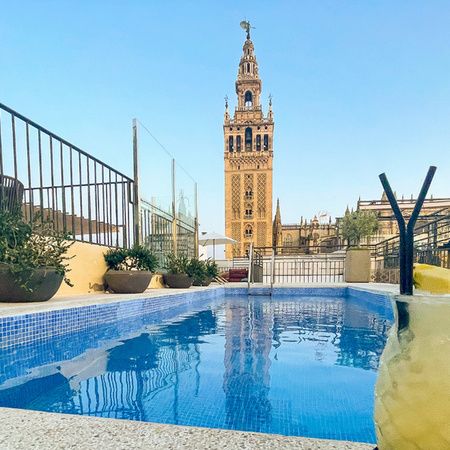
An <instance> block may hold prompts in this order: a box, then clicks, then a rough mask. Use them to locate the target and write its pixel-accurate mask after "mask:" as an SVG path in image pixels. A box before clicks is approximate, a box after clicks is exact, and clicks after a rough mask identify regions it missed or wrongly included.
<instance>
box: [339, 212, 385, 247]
mask: <svg viewBox="0 0 450 450" xmlns="http://www.w3.org/2000/svg"><path fill="white" fill-rule="evenodd" d="M377 230H378V219H377V216H376V215H375V214H374V213H372V212H366V211H354V212H351V213H350V212H349V213H347V214H345V216H344V217H343V218H342V221H341V225H340V234H341V236H342V237H343V238H344V239H345V240H346V241H347V243H348V244H349V245H356V246H358V245H359V243H360V242H361V239H362V238H364V237H369V236H371V235H372V234H374V233H375V232H376V231H377Z"/></svg>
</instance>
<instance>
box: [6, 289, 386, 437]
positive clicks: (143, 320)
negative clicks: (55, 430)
mask: <svg viewBox="0 0 450 450" xmlns="http://www.w3.org/2000/svg"><path fill="white" fill-rule="evenodd" d="M229 292H233V294H234V295H224V294H223V293H222V294H221V295H215V296H213V298H209V297H208V296H203V297H201V298H199V299H197V300H195V299H191V300H190V301H189V302H187V303H183V302H178V303H177V302H173V303H174V306H173V307H171V308H164V309H162V310H159V311H151V312H147V313H145V314H138V315H133V316H130V317H126V318H122V319H120V320H115V321H111V322H109V323H106V324H101V323H100V322H99V321H98V320H97V321H94V322H93V323H91V324H90V326H89V327H87V328H81V329H76V330H74V331H73V332H69V333H60V334H55V335H53V336H51V337H49V338H47V339H34V340H33V339H31V340H29V341H28V342H25V343H23V344H20V343H19V344H17V345H14V346H9V347H6V348H4V349H2V350H1V354H0V355H1V357H0V368H1V369H2V370H1V375H0V406H7V407H17V408H26V409H35V410H42V411H52V412H61V413H72V414H83V415H90V416H100V417H113V418H125V419H132V420H141V421H150V422H162V423H170V424H180V425H193V426H202V427H212V428H227V429H235V430H246V431H259V432H265V433H279V434H284V435H293V436H306V437H317V438H328V439H345V440H353V441H362V442H375V435H374V428H373V419H372V414H373V389H374V383H375V378H376V371H377V368H378V362H379V357H380V355H381V352H382V350H383V347H384V345H385V342H386V339H387V332H388V330H389V327H390V323H391V321H392V312H391V307H390V304H389V299H388V297H386V296H383V295H378V294H370V293H365V292H363V291H359V292H358V291H356V290H350V289H335V290H330V289H328V290H326V291H320V290H315V291H314V293H311V292H310V293H309V294H308V295H305V293H304V294H303V295H301V296H300V295H298V294H293V293H292V292H293V291H287V292H286V291H285V292H284V295H283V292H282V291H279V292H280V293H281V295H275V296H273V297H265V296H257V297H247V296H243V295H242V291H241V292H239V291H238V290H234V291H229ZM288 292H291V293H288ZM325 294H326V295H325ZM120 307H122V308H125V307H126V305H125V306H123V305H122V306H120ZM54 317H55V315H54ZM24 320H25V319H24ZM49 320H50V319H49ZM55 320H56V319H55ZM17 326H19V325H17ZM69 329H70V328H69Z"/></svg>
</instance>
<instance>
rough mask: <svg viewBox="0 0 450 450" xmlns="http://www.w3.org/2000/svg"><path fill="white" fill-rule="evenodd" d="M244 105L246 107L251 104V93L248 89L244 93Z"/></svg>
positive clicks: (249, 106)
mask: <svg viewBox="0 0 450 450" xmlns="http://www.w3.org/2000/svg"><path fill="white" fill-rule="evenodd" d="M244 105H245V107H246V108H251V107H252V106H253V94H252V93H251V92H250V91H247V92H246V93H245V95H244Z"/></svg>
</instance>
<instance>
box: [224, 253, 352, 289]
mask: <svg viewBox="0 0 450 450" xmlns="http://www.w3.org/2000/svg"><path fill="white" fill-rule="evenodd" d="M321 248H322V247H320V248H319V247H311V248H310V250H309V252H308V253H299V252H296V253H292V254H290V253H289V251H288V252H285V251H284V250H286V249H289V247H275V248H273V247H255V248H254V249H253V258H254V260H255V261H258V263H257V266H258V267H261V269H262V270H261V272H262V273H261V275H262V277H261V278H262V281H263V283H264V284H272V282H273V283H274V284H296V283H339V282H343V281H344V267H345V251H342V252H340V251H337V250H336V249H335V250H334V251H335V252H336V253H332V252H331V251H330V252H320V249H321ZM345 248H346V247H344V246H340V248H339V249H338V250H340V249H342V250H344V249H345ZM248 263H249V258H248V256H242V257H237V258H233V267H236V268H240V267H248ZM255 281H256V280H255Z"/></svg>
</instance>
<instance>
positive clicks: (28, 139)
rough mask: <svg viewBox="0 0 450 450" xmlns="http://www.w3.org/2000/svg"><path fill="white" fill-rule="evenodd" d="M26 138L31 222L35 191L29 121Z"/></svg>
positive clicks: (31, 219) (26, 125)
mask: <svg viewBox="0 0 450 450" xmlns="http://www.w3.org/2000/svg"><path fill="white" fill-rule="evenodd" d="M25 138H26V145H27V172H28V173H27V178H28V189H29V191H28V192H29V209H30V217H29V220H30V222H33V220H34V200H33V198H34V196H33V194H34V192H33V188H32V187H31V156H30V130H29V127H28V123H26V124H25Z"/></svg>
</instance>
